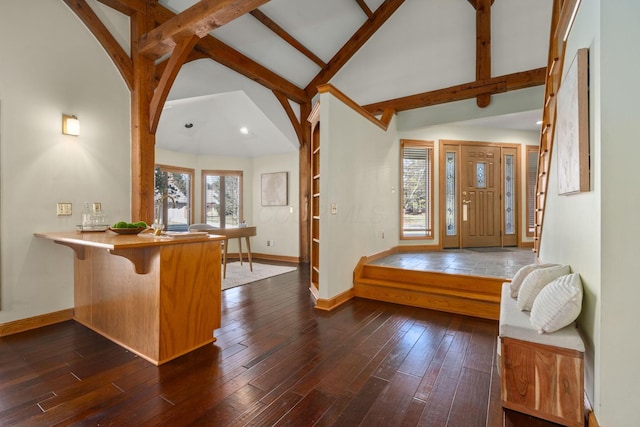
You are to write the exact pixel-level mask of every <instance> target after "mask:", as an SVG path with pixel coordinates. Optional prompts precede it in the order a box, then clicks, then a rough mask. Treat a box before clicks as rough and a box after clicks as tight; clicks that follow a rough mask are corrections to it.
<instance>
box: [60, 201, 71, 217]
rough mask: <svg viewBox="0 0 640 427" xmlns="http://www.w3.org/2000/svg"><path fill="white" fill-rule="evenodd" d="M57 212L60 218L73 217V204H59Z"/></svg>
mask: <svg viewBox="0 0 640 427" xmlns="http://www.w3.org/2000/svg"><path fill="white" fill-rule="evenodd" d="M56 208H57V209H56V212H57V215H58V216H69V215H71V203H58V204H57V206H56Z"/></svg>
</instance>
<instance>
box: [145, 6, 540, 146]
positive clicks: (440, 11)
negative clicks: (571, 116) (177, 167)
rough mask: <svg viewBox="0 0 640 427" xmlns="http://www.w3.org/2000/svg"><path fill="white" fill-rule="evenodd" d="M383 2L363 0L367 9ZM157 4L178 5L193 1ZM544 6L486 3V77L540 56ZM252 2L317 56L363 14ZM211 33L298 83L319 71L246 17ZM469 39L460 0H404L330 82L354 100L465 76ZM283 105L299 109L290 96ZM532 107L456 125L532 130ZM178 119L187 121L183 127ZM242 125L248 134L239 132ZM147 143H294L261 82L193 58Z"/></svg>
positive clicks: (325, 55) (467, 15)
mask: <svg viewBox="0 0 640 427" xmlns="http://www.w3.org/2000/svg"><path fill="white" fill-rule="evenodd" d="M383 1H384V0H366V3H367V5H368V6H369V8H370V9H371V10H372V11H375V10H376V9H377V8H378V6H380V4H382V3H383ZM160 3H161V4H163V5H165V6H167V7H168V8H170V9H172V10H173V11H174V12H180V11H182V10H184V9H186V8H187V7H189V6H191V5H192V4H194V3H195V0H160ZM551 4H552V0H540V1H536V2H531V1H529V0H509V1H507V2H505V1H501V2H495V3H494V5H493V7H492V17H494V18H493V19H492V37H493V38H492V63H493V68H494V75H500V74H507V73H512V72H517V71H525V70H528V69H533V68H539V67H543V66H544V65H545V64H546V56H547V43H548V38H549V23H550V13H551ZM260 10H261V11H262V12H263V13H265V14H266V15H267V16H268V17H269V18H271V19H272V20H274V21H275V22H276V23H278V24H279V25H280V26H281V27H282V28H284V29H285V30H286V31H287V32H288V33H290V34H291V35H292V36H293V37H294V38H295V39H297V40H298V41H299V42H301V43H302V44H303V45H304V46H305V47H307V48H308V49H310V50H311V51H312V52H313V53H314V54H315V55H317V56H319V57H320V58H321V59H322V60H323V61H325V62H328V61H329V60H330V59H331V58H332V57H333V56H334V55H335V54H336V52H338V50H339V49H340V48H341V47H342V46H343V45H344V44H345V43H346V42H347V41H348V40H349V38H350V37H351V36H352V35H353V34H354V33H355V32H356V30H357V29H358V28H359V27H360V26H361V25H362V24H363V23H365V22H366V20H367V16H366V15H365V13H364V12H363V10H362V9H361V8H360V7H359V6H358V4H357V3H356V1H355V0H322V1H317V0H271V1H269V2H268V3H266V4H264V5H263V6H261V7H260ZM211 34H212V35H213V36H214V37H216V38H218V39H220V40H222V41H223V42H225V43H226V44H228V45H230V46H232V47H233V48H234V49H236V50H238V51H239V52H241V53H242V54H243V55H245V56H246V57H248V58H250V59H251V60H253V61H255V62H257V63H259V64H261V65H262V66H265V67H267V68H268V69H270V70H272V71H273V72H275V73H276V74H278V75H279V76H281V77H284V78H285V79H287V80H288V81H290V82H291V83H293V84H294V85H296V86H297V87H299V88H301V89H304V88H305V87H306V86H307V85H308V84H309V82H310V81H311V80H312V79H313V77H314V76H316V75H317V74H318V73H319V72H320V71H321V68H320V67H319V66H318V65H317V64H315V63H314V62H312V61H311V60H310V59H308V58H307V57H306V56H304V55H302V54H301V53H300V52H298V51H297V50H295V49H294V48H292V47H291V46H289V45H288V44H287V43H285V42H284V41H283V40H282V39H281V38H279V37H278V36H277V35H276V34H274V33H273V32H271V31H270V30H269V29H268V28H267V27H265V26H264V25H263V24H261V23H260V22H259V21H258V20H256V19H255V18H253V17H252V16H250V15H245V16H242V17H239V18H237V19H236V20H234V21H232V22H230V23H229V24H227V25H225V26H223V27H221V28H218V29H216V30H214V31H212V33H211ZM475 37H476V35H475V11H474V9H473V7H472V6H471V5H470V3H469V1H468V0H446V1H445V0H406V1H405V2H404V3H403V4H402V5H401V6H400V7H399V8H398V10H397V11H396V12H395V13H394V15H393V16H391V18H389V20H388V21H387V22H386V23H385V24H384V25H383V26H382V28H380V29H379V30H378V32H377V33H376V34H375V35H374V36H373V37H372V38H371V39H370V40H369V41H368V42H367V43H366V44H365V45H364V46H363V47H362V48H361V49H360V50H359V51H358V52H357V53H356V54H355V55H354V56H353V58H352V59H351V60H350V61H349V62H348V63H347V65H346V66H345V67H343V68H342V69H341V70H340V72H339V73H338V74H337V75H336V76H335V77H334V78H333V79H332V80H331V83H332V84H334V85H335V86H336V87H337V88H338V89H340V90H341V91H343V92H344V93H346V94H347V96H349V97H351V98H352V99H354V100H355V101H356V102H358V103H360V104H367V103H371V102H375V101H384V100H387V99H392V98H395V97H399V96H405V95H411V94H415V93H419V92H425V91H429V90H435V89H440V88H444V87H448V86H452V85H455V84H460V83H467V82H469V81H472V80H474V79H475ZM496 72H498V73H500V74H496ZM541 102H542V100H541ZM292 106H293V107H294V111H296V112H297V113H298V114H299V108H298V106H297V104H292ZM540 115H541V112H540V110H536V111H527V112H517V114H516V113H514V114H508V115H505V116H501V117H490V118H484V119H481V120H480V119H477V120H464V121H463V123H461V124H466V125H473V126H482V127H498V128H508V129H520V130H535V129H539V128H536V125H535V122H536V120H538V118H539V117H540ZM187 123H192V124H193V127H191V128H190V129H187V128H185V124H187ZM242 126H245V127H247V128H248V130H249V134H248V135H243V134H241V133H240V131H239V129H240V127H242ZM156 145H157V146H158V147H159V148H163V149H168V150H175V151H184V152H189V153H193V154H197V155H214V156H238V157H261V156H266V155H271V154H280V153H284V152H290V151H294V150H297V147H298V140H297V137H296V134H295V132H294V130H293V127H292V126H291V122H290V121H289V119H288V117H287V116H286V114H285V112H284V109H283V108H282V106H281V105H280V104H279V102H278V101H277V99H276V97H275V96H274V95H273V93H272V92H271V91H270V90H268V89H266V88H264V87H263V86H261V85H259V84H258V83H256V82H254V81H252V80H250V79H248V78H246V77H244V76H242V75H240V74H238V73H236V72H234V71H232V70H230V69H228V68H226V67H224V66H222V65H220V64H218V63H215V62H214V61H212V60H209V59H201V60H197V61H193V62H189V63H187V64H185V65H184V66H183V67H182V69H181V71H180V73H179V75H178V77H177V79H176V81H175V83H174V85H173V87H172V89H171V92H170V94H169V100H168V101H167V103H166V107H165V109H164V110H163V112H162V115H161V118H160V123H159V127H158V132H157V139H156Z"/></svg>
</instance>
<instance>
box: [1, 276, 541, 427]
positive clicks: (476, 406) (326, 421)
mask: <svg viewBox="0 0 640 427" xmlns="http://www.w3.org/2000/svg"><path fill="white" fill-rule="evenodd" d="M308 277H309V276H308V269H307V267H306V266H302V267H301V268H299V269H298V271H295V272H292V273H287V274H284V275H281V276H278V277H275V278H271V279H266V280H262V281H260V282H256V283H254V284H250V285H246V286H242V287H238V288H234V289H230V290H227V291H224V292H223V299H222V304H223V307H222V308H223V311H222V313H223V314H222V328H221V329H219V330H217V331H216V334H215V335H216V337H217V338H218V340H217V342H215V343H214V344H213V345H209V346H207V347H204V348H201V349H199V350H196V351H194V352H192V353H190V354H188V355H186V356H183V357H181V358H178V359H176V360H174V361H172V362H169V363H167V364H165V365H162V366H160V367H156V366H153V365H151V364H150V363H148V362H146V361H145V360H143V359H141V358H139V357H137V356H135V355H134V354H132V353H130V352H128V351H126V350H124V349H123V348H121V347H119V346H118V345H115V344H113V343H112V342H110V341H109V340H107V339H105V338H103V337H101V336H100V335H98V334H96V333H94V332H92V331H90V330H89V329H87V328H85V327H83V326H81V325H79V324H77V323H75V322H73V321H68V322H64V323H60V324H57V325H53V326H49V327H45V328H41V329H38V330H34V331H29V332H24V333H20V334H16V335H12V336H8V337H4V338H0V425H2V426H8V425H25V426H51V425H64V426H68V425H83V426H84V425H100V426H103V425H110V426H141V425H163V426H164V425H166V426H182V425H212V426H244V425H252V426H271V425H278V426H281V425H282V426H284V425H289V426H312V425H314V426H329V425H336V426H357V425H363V426H417V425H419V426H437V427H443V426H460V427H473V426H483V427H484V426H489V427H494V426H500V425H502V413H501V408H500V389H499V377H498V376H497V374H496V372H495V371H496V370H495V369H494V366H495V360H494V359H495V348H496V334H497V323H496V322H493V321H487V320H481V319H474V318H470V317H464V316H458V315H451V314H445V313H440V312H435V311H429V310H424V309H417V308H411V307H405V306H400V305H394V304H387V303H381V302H375V301H368V300H364V299H355V300H352V301H350V302H348V303H347V304H345V305H343V306H342V307H340V308H338V309H336V310H334V311H332V312H322V311H318V310H315V309H314V308H313V304H312V301H311V298H310V294H309V290H308V280H307V278H308ZM513 425H516V424H513ZM520 425H523V426H524V425H534V424H533V423H530V422H528V421H520ZM535 425H545V426H547V425H550V424H535Z"/></svg>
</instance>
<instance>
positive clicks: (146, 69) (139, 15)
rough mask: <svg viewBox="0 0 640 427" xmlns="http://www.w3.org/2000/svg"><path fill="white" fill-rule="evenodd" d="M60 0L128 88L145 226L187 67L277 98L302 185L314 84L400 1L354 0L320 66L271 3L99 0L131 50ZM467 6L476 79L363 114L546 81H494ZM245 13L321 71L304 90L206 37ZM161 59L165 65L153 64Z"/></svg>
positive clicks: (481, 0)
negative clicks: (352, 14)
mask: <svg viewBox="0 0 640 427" xmlns="http://www.w3.org/2000/svg"><path fill="white" fill-rule="evenodd" d="M63 1H64V2H65V3H66V4H67V5H68V6H69V8H70V9H71V10H72V11H73V12H74V13H75V14H76V15H77V16H78V17H79V18H80V19H81V20H82V22H83V23H84V24H85V25H86V26H87V27H88V28H89V30H90V31H91V32H92V33H93V34H94V36H95V37H96V38H97V40H98V41H99V42H100V44H101V45H102V46H103V48H104V49H105V50H106V52H107V54H108V55H109V57H110V58H111V59H112V61H113V62H114V64H115V65H116V67H117V69H118V70H119V71H120V74H121V75H122V77H123V79H124V81H125V83H126V85H127V87H128V88H129V90H130V91H131V106H132V107H131V109H132V112H131V129H132V136H131V139H132V155H131V175H132V179H131V181H132V191H131V194H132V196H131V197H132V200H131V211H132V212H131V217H132V218H137V219H140V220H145V221H147V222H149V220H152V219H153V191H152V189H153V181H154V174H153V170H154V164H155V163H154V159H155V154H154V147H155V132H156V129H157V126H158V121H159V119H160V114H161V113H162V106H163V104H164V103H165V101H166V99H167V96H168V93H169V90H170V89H171V86H172V84H173V82H174V80H175V78H176V76H177V74H178V72H179V70H180V67H181V66H182V65H183V64H184V63H185V62H189V61H193V60H196V59H203V58H208V59H211V60H213V61H216V62H218V63H220V64H222V65H224V66H226V67H228V68H230V69H232V70H234V71H235V72H237V73H239V74H241V75H243V76H245V77H247V78H249V79H251V80H254V81H256V82H257V83H259V84H260V85H262V86H264V87H265V88H267V89H269V90H271V91H272V92H273V93H274V96H275V97H276V99H277V100H278V102H279V103H280V104H281V105H282V107H283V109H284V111H285V113H286V114H287V116H288V117H289V120H290V121H291V124H292V126H293V128H294V130H295V133H296V135H297V137H298V140H299V142H300V147H301V150H300V151H301V154H300V179H301V182H303V179H305V178H306V176H307V175H308V172H309V168H310V167H309V165H308V161H309V159H308V157H309V156H307V154H306V150H308V149H309V146H310V145H309V138H310V132H309V129H308V126H304V124H303V123H304V120H305V118H306V117H307V115H308V114H309V113H310V112H311V100H312V98H313V97H314V96H315V95H316V93H318V87H319V86H322V85H326V84H327V83H328V82H329V81H330V80H331V79H332V78H333V77H334V76H335V75H336V74H337V73H338V71H339V70H340V69H341V68H342V67H343V66H344V65H345V64H346V63H347V62H348V61H349V60H350V59H351V58H352V57H353V55H354V54H355V53H356V52H357V51H358V50H359V49H360V48H361V47H362V46H363V45H364V44H365V43H366V42H367V41H368V40H369V39H370V38H371V37H372V36H373V35H374V34H375V32H376V31H377V30H378V29H379V28H380V27H381V26H382V25H383V24H384V23H385V22H386V21H387V20H388V19H389V18H390V17H391V16H392V15H393V14H394V12H395V11H396V10H397V9H398V8H399V7H400V6H401V5H402V4H403V3H404V0H384V2H383V3H382V4H381V5H380V6H379V7H378V8H377V9H376V10H375V11H372V10H371V9H370V8H369V7H368V6H367V4H366V2H365V0H354V1H355V2H356V3H357V5H358V6H359V7H360V9H362V11H363V13H364V15H366V20H365V21H364V22H363V24H362V25H361V26H360V28H358V30H357V31H356V32H355V33H354V34H353V35H352V37H351V38H349V40H347V41H346V43H345V44H344V45H343V46H342V47H341V48H340V49H339V50H338V51H337V52H336V53H335V55H334V56H333V57H332V58H331V59H330V60H329V61H328V62H325V61H323V60H322V59H321V58H319V57H318V56H317V55H316V54H314V53H313V52H312V51H311V50H309V49H308V48H306V47H305V46H304V45H303V44H302V43H300V42H299V41H298V40H296V39H295V38H294V37H293V36H292V35H291V34H290V33H288V32H287V31H286V30H285V29H284V28H283V27H281V26H280V25H279V24H278V23H277V22H275V21H274V20H272V19H271V18H270V17H268V16H267V15H266V14H265V13H264V12H263V11H261V10H260V9H259V7H260V6H261V5H263V4H265V3H267V2H268V1H269V0H200V1H198V2H197V3H195V4H194V5H193V6H192V7H190V8H188V9H186V10H184V11H183V12H181V13H179V14H175V13H173V12H172V11H170V10H169V9H167V8H165V7H164V6H162V5H161V4H159V3H158V1H157V0H98V1H99V2H100V3H102V4H104V5H106V6H108V7H110V8H112V9H114V10H116V11H118V12H120V13H123V14H125V15H127V16H129V17H130V22H131V52H130V53H127V52H126V51H125V50H124V49H123V48H122V47H121V46H120V45H119V44H118V42H117V41H116V39H115V37H114V36H113V35H112V34H111V33H110V32H109V30H108V29H107V28H106V26H105V25H104V24H103V23H102V22H101V21H100V19H99V18H98V16H97V15H96V14H95V12H94V11H93V10H92V9H91V7H90V6H89V5H88V4H87V2H86V0H63ZM468 2H469V3H470V4H471V6H472V7H474V9H475V10H476V80H475V81H473V82H469V83H465V84H461V85H457V86H453V87H450V88H444V89H438V90H434V91H431V92H425V93H421V94H415V95H410V96H406V97H402V98H396V99H392V100H386V101H380V102H377V103H374V104H370V105H367V106H365V107H363V108H364V109H366V110H367V111H369V113H371V114H375V115H382V119H381V120H380V121H381V122H383V123H388V121H389V120H390V119H391V117H392V115H393V114H394V113H396V112H398V111H404V110H408V109H413V108H420V107H426V106H429V105H435V104H440V103H445V102H452V101H458V100H462V99H470V98H476V99H477V101H476V102H477V105H478V106H480V107H486V106H487V105H489V103H490V102H491V95H493V94H497V93H503V92H506V91H509V90H516V89H522V88H525V87H530V86H536V85H542V84H544V83H545V76H546V68H540V69H534V70H529V71H523V72H520V73H514V74H509V75H506V76H500V77H492V75H491V5H492V4H493V0H468ZM247 13H249V14H251V16H252V17H253V18H255V19H257V20H258V21H259V22H261V23H262V24H263V25H265V26H266V27H267V28H269V29H270V30H271V31H273V32H274V33H275V34H276V35H278V37H280V38H281V39H282V40H284V41H285V42H287V43H288V44H290V45H291V46H292V47H294V48H295V49H296V50H297V51H298V52H300V53H301V54H302V55H304V56H305V57H307V58H308V59H309V60H311V61H313V62H314V63H315V64H316V65H317V66H318V67H319V68H320V71H319V72H318V73H317V74H316V76H315V77H313V78H312V79H311V81H310V82H309V83H308V84H307V86H306V87H304V88H300V87H298V86H296V85H295V84H293V83H292V82H290V81H288V80H286V79H285V78H283V77H281V76H280V75H278V74H277V73H275V72H273V71H272V70H270V69H268V68H267V67H265V66H263V65H261V64H259V63H257V62H256V61H254V60H252V59H251V58H249V57H247V56H245V55H243V54H242V53H240V52H239V51H237V50H236V49H234V48H233V47H231V46H229V45H227V44H225V43H223V42H222V41H221V40H219V39H217V38H215V37H214V36H212V35H211V34H210V32H211V30H213V29H215V28H218V27H220V26H222V25H225V24H226V23H228V22H229V21H231V20H232V19H235V18H236V17H238V16H241V15H244V14H247ZM160 58H162V60H160V61H158V60H159V59H160ZM156 62H157V63H156ZM290 101H292V102H294V103H297V104H299V105H300V114H299V117H300V118H298V116H297V115H296V114H295V112H294V110H293V108H292V106H291V102H290ZM300 187H301V188H300V200H301V206H300V225H301V226H300V241H301V242H300V252H301V253H300V259H301V260H302V261H308V256H309V253H308V246H309V245H308V243H309V230H308V224H309V210H308V207H309V206H308V201H309V194H307V193H308V191H307V190H306V186H300Z"/></svg>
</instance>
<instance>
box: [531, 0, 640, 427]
mask: <svg viewBox="0 0 640 427" xmlns="http://www.w3.org/2000/svg"><path fill="white" fill-rule="evenodd" d="M639 17H640V4H639V3H638V2H635V1H620V2H601V1H599V0H587V1H583V2H582V5H581V6H580V9H579V12H578V15H577V17H576V21H575V24H574V26H573V29H572V30H571V34H570V36H569V40H568V44H567V51H566V52H567V53H566V58H565V71H566V69H567V67H568V66H569V64H570V62H571V60H572V59H573V57H574V56H575V53H576V51H577V49H579V48H583V47H587V48H589V86H590V87H589V109H590V112H589V122H590V123H589V137H590V153H591V159H590V161H591V169H590V170H591V191H590V192H588V193H584V194H579V195H572V196H564V197H560V196H558V195H557V172H556V169H555V168H556V167H557V166H556V164H555V163H553V164H552V174H551V175H550V178H551V179H550V182H549V185H550V187H549V191H548V193H547V194H548V195H549V198H548V199H547V208H546V212H545V223H544V230H543V234H542V247H541V251H540V255H541V257H542V259H543V260H544V261H554V262H563V263H567V264H570V265H571V266H572V268H573V269H574V271H577V272H579V273H580V276H581V278H582V280H583V284H584V287H585V298H584V302H583V311H582V314H581V316H580V319H579V324H580V326H581V328H582V329H583V331H584V332H585V336H586V340H587V354H586V364H587V383H586V387H587V392H588V394H589V398H590V400H591V402H592V403H593V405H594V409H595V412H596V416H597V418H598V421H599V423H600V425H603V426H635V425H637V423H638V421H637V396H638V395H639V394H640V367H639V366H638V363H637V355H638V353H639V352H640V342H639V341H638V340H637V336H638V334H637V326H636V324H635V321H634V320H635V318H636V317H637V302H638V300H640V288H639V287H638V280H637V274H636V271H635V265H636V264H637V262H638V250H637V236H638V235H639V234H640V222H638V220H637V216H638V215H637V213H638V212H639V211H640V196H639V194H640V193H638V191H637V190H635V188H634V187H633V184H634V183H636V182H638V181H639V180H640V169H639V168H638V162H637V159H638V156H639V155H640V145H638V144H637V133H638V132H637V121H638V117H639V116H640V105H639V104H638V98H640V88H639V87H638V85H637V84H636V83H635V82H636V81H637V76H638V75H639V74H640V57H638V55H636V54H635V53H634V51H633V50H630V49H629V48H628V47H629V46H630V45H632V44H633V43H637V42H638V41H640V28H639V27H638V25H637V22H638V18H639Z"/></svg>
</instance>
